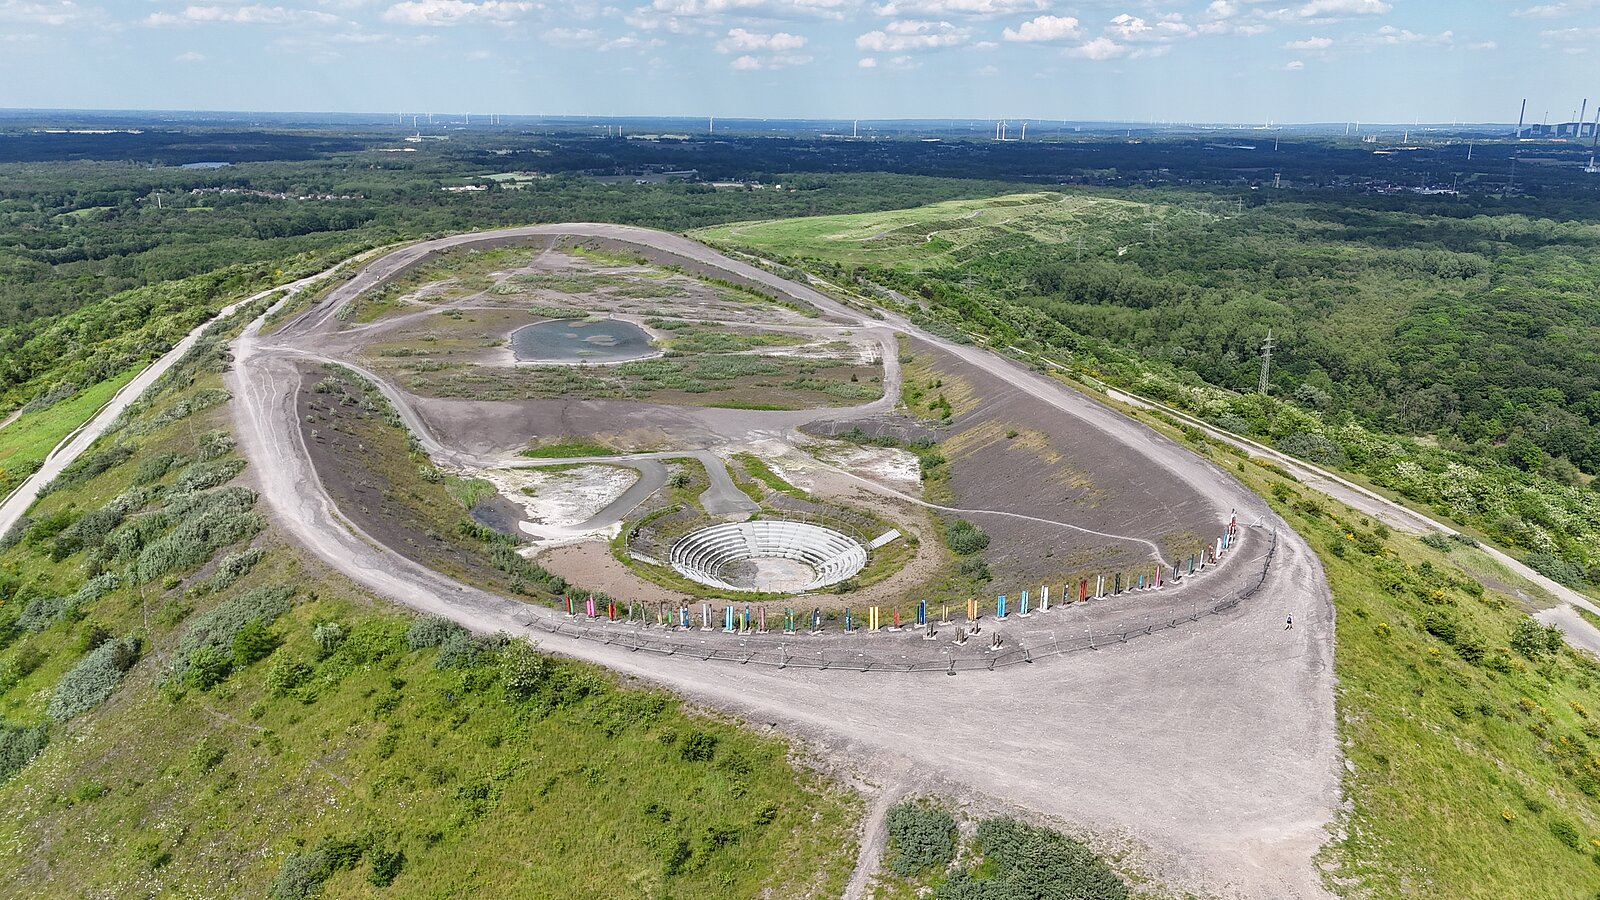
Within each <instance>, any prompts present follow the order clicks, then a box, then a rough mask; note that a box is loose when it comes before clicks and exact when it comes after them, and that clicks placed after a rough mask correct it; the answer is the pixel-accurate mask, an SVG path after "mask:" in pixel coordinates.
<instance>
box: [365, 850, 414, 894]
mask: <svg viewBox="0 0 1600 900" xmlns="http://www.w3.org/2000/svg"><path fill="white" fill-rule="evenodd" d="M367 855H368V856H369V857H370V859H371V864H372V869H371V871H369V872H367V883H368V884H371V885H373V886H374V887H388V886H389V885H391V884H394V880H395V879H396V878H399V877H400V870H401V869H404V868H405V867H406V852H405V851H404V850H401V849H399V848H395V849H393V850H386V849H383V848H381V847H380V848H376V849H374V850H373V851H372V852H371V853H369V854H367Z"/></svg>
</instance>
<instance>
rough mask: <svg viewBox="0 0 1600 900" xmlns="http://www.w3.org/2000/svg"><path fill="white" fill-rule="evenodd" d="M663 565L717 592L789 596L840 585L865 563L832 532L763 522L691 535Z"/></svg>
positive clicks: (852, 544)
mask: <svg viewBox="0 0 1600 900" xmlns="http://www.w3.org/2000/svg"><path fill="white" fill-rule="evenodd" d="M668 561H669V562H670V563H671V565H672V568H673V569H675V570H677V571H678V573H679V574H681V575H683V576H685V577H687V578H691V579H693V580H695V581H698V582H700V583H701V584H704V585H708V586H710V587H714V588H718V589H720V590H725V591H766V592H772V593H788V592H799V591H814V590H817V589H819V588H825V587H827V586H829V585H832V584H838V583H839V582H841V581H844V580H845V579H846V578H849V577H850V576H852V575H854V574H856V573H857V572H859V571H861V569H862V567H863V566H865V565H866V564H867V548H865V547H863V546H862V545H861V543H860V542H859V541H857V540H855V539H854V538H851V537H847V536H846V535H843V534H840V533H839V532H837V531H834V530H833V529H831V528H823V527H822V526H820V525H811V524H808V523H805V522H785V521H782V520H766V519H762V520H757V521H754V522H728V523H725V524H722V525H712V526H710V527H708V528H702V529H700V530H698V531H692V532H690V533H689V534H686V535H684V536H683V537H681V538H679V539H678V542H677V543H675V544H673V545H672V554H671V556H670V558H669V560H668Z"/></svg>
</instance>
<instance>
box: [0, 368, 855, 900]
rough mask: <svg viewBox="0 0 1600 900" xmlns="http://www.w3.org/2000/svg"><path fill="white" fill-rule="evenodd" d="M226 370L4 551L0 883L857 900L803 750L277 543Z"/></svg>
mask: <svg viewBox="0 0 1600 900" xmlns="http://www.w3.org/2000/svg"><path fill="white" fill-rule="evenodd" d="M225 363H226V351H225V349H224V348H223V346H222V344H221V343H220V341H219V340H208V341H205V342H202V344H201V346H200V347H199V348H197V351H196V353H194V354H193V355H192V356H191V357H189V358H188V359H187V360H186V361H185V363H184V364H183V365H181V366H180V367H178V368H176V369H174V371H173V372H172V373H171V374H170V375H169V376H168V377H167V378H166V379H164V380H163V382H162V384H161V386H160V390H159V392H158V393H157V394H156V395H155V396H154V397H153V398H152V399H151V400H150V401H149V402H147V403H143V404H140V405H139V406H138V407H137V408H136V409H135V410H134V411H133V413H132V414H131V415H130V416H128V417H127V419H126V420H125V421H124V423H123V425H122V427H121V428H120V429H118V430H117V432H116V433H115V434H113V435H109V436H108V437H106V438H105V439H103V440H102V441H101V442H100V444H98V445H97V446H96V447H95V448H94V449H93V451H92V452H91V453H90V454H89V455H88V456H86V457H85V458H84V460H83V461H81V462H80V463H79V464H77V465H75V466H73V467H72V468H71V469H69V471H68V473H67V474H66V475H64V476H63V477H62V479H60V481H59V483H58V484H57V485H56V487H55V489H54V490H52V491H51V492H50V493H49V494H48V495H47V496H46V497H44V498H43V499H42V500H41V501H40V502H39V504H38V505H37V506H36V507H35V509H34V510H33V511H32V512H31V519H30V521H28V522H27V523H25V525H24V527H22V528H20V529H17V530H16V531H14V532H13V533H12V534H10V535H8V536H6V538H5V540H4V541H3V542H0V884H8V885H12V886H13V887H18V888H21V889H25V892H26V893H27V894H28V895H29V896H39V897H57V896H59V897H79V896H158V895H159V896H168V895H171V896H270V897H274V898H297V897H307V896H312V895H315V894H318V893H320V894H321V895H323V896H338V897H360V896H386V895H387V896H405V897H459V896H496V897H555V896H574V897H576V896H588V897H598V896H604V897H661V898H665V897H685V898H688V897H710V896H759V895H762V894H764V893H765V894H767V895H770V896H782V897H834V896H838V894H839V893H840V891H841V890H842V889H843V885H844V883H845V881H846V880H847V879H848V877H849V874H850V871H851V869H852V868H853V866H854V862H855V856H856V839H855V835H854V828H855V825H856V823H857V822H858V821H859V818H860V814H861V810H860V804H859V801H858V800H857V798H856V797H855V796H854V795H853V794H850V793H847V792H844V791H842V790H841V789H839V788H838V787H836V786H835V785H834V784H833V783H832V782H831V781H829V780H827V779H826V778H824V777H823V776H821V775H820V774H817V773H815V772H813V771H810V770H808V769H806V768H805V767H803V766H801V765H798V764H796V763H795V762H794V761H792V759H791V755H792V753H793V750H792V748H791V747H789V746H788V745H787V744H786V743H784V742H783V741H780V740H777V739H774V738H771V737H767V736H761V735H757V734H754V733H752V732H750V731H748V730H746V729H744V728H742V727H740V726H739V725H737V724H736V723H732V722H728V721H725V720H722V719H718V718H715V717H711V716H708V715H706V714H704V713H701V712H698V711H694V710H690V709H686V708H684V706H683V705H682V704H681V703H680V702H679V701H678V700H676V699H675V698H673V697H672V696H670V695H668V694H666V693H663V692H660V691H656V690H648V689H641V688H639V687H637V686H633V685H628V684H623V683H621V682H619V680H618V679H616V678H615V677H613V676H611V675H609V674H607V673H604V672H603V671H601V670H598V669H596V668H594V667H590V666H586V665H582V664H578V663H573V662H566V661H558V660H555V659H552V658H548V657H545V656H542V655H540V654H538V653H537V652H535V651H534V650H532V649H529V648H528V647H527V645H525V644H521V643H517V642H507V641H506V640H505V639H503V638H494V637H473V636H471V635H468V634H466V633H465V632H463V631H461V630H460V629H459V628H456V627H455V626H452V625H450V624H449V623H445V622H442V621H431V620H426V621H419V620H417V619H415V618H414V617H412V616H409V615H405V614H401V613H398V612H396V611H395V610H394V609H393V608H392V607H388V606H385V605H382V604H377V603H374V602H373V601H372V600H371V599H370V598H368V597H365V596H363V595H361V594H360V593H359V592H357V591H355V590H353V589H352V587H351V586H350V585H349V584H348V583H347V582H344V581H343V580H341V579H339V578H337V577H334V576H332V575H330V574H329V573H327V572H326V571H325V570H323V569H321V568H320V567H318V566H316V565H314V564H312V563H310V562H308V560H307V559H306V558H304V557H303V556H302V555H301V554H300V553H299V552H298V551H296V550H295V549H294V548H291V547H287V546H285V545H283V544H282V543H281V542H280V541H279V540H278V539H277V538H276V537H275V536H274V535H273V534H272V532H271V531H270V530H268V529H267V528H266V522H265V519H264V517H263V516H262V514H261V511H260V510H259V509H257V508H256V504H255V498H254V494H253V493H252V492H250V491H249V490H248V488H247V487H245V486H244V484H243V483H242V482H241V481H240V480H239V479H240V478H241V476H242V477H244V478H247V477H248V470H247V468H246V467H245V465H244V460H242V459H241V458H240V457H239V456H238V454H237V453H236V452H235V451H234V449H233V440H232V436H231V434H230V433H229V425H230V421H229V416H228V411H227V407H226V405H225V404H224V403H222V402H221V401H223V400H226V393H225V392H224V391H222V389H221V380H220V374H219V373H220V371H221V369H222V367H223V366H224V365H225ZM41 743H42V744H43V745H44V746H43V749H42V750H40V749H39V747H40V744H41Z"/></svg>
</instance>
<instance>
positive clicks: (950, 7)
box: [872, 0, 1050, 18]
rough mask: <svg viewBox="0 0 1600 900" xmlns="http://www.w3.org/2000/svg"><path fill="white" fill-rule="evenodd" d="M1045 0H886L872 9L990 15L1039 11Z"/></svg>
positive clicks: (908, 13) (883, 13)
mask: <svg viewBox="0 0 1600 900" xmlns="http://www.w3.org/2000/svg"><path fill="white" fill-rule="evenodd" d="M1049 6H1050V4H1049V3H1048V2H1046V0H887V2H885V3H883V4H881V5H878V6H874V7H873V8H872V11H873V12H875V13H877V14H878V15H880V16H884V17H886V18H893V17H895V16H974V17H980V18H988V17H991V16H1004V15H1015V14H1017V13H1027V12H1041V11H1043V10H1045V9H1048V8H1049Z"/></svg>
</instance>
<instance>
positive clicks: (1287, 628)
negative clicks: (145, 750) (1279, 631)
mask: <svg viewBox="0 0 1600 900" xmlns="http://www.w3.org/2000/svg"><path fill="white" fill-rule="evenodd" d="M1293 628H1294V613H1290V614H1289V618H1288V620H1287V621H1285V622H1284V624H1283V630H1284V631H1290V630H1292V629H1293Z"/></svg>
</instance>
